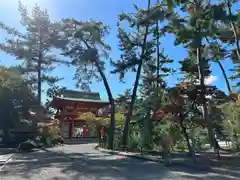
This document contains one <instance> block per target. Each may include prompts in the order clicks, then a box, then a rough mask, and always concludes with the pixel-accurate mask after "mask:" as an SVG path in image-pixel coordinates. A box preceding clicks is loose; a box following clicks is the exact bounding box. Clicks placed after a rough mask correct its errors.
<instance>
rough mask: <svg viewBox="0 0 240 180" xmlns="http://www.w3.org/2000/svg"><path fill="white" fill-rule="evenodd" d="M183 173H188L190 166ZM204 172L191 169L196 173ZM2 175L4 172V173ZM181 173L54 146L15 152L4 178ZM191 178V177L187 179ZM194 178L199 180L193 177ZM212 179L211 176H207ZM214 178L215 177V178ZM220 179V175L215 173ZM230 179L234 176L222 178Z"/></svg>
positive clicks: (135, 179) (141, 177) (142, 177)
mask: <svg viewBox="0 0 240 180" xmlns="http://www.w3.org/2000/svg"><path fill="white" fill-rule="evenodd" d="M182 172H184V173H189V172H188V170H187V169H182ZM202 173H203V172H198V173H197V172H195V173H193V172H191V174H195V175H196V176H197V175H199V174H202ZM1 176H2V175H1ZM180 176H181V175H179V174H176V173H173V170H171V168H170V169H168V168H166V167H164V166H163V165H162V164H158V163H153V162H147V161H141V160H137V159H133V158H126V157H122V156H117V155H116V156H115V155H110V154H102V153H99V152H98V151H91V152H86V153H79V152H74V153H73V152H65V151H64V150H57V151H55V150H54V149H50V150H46V151H38V152H32V153H20V154H16V157H15V160H14V161H12V162H9V163H8V165H7V166H6V167H5V174H4V177H6V178H9V179H10V178H12V177H15V178H17V179H21V178H22V179H35V180H37V179H44V180H60V179H70V180H78V179H84V178H85V179H98V180H103V179H125V180H146V179H149V180H155V179H178V178H179V179H184V178H181V177H180ZM188 179H189V178H188ZM192 179H196V178H195V177H192ZM206 179H211V178H206ZM212 179H213V178H212ZM214 179H221V176H217V175H215V176H214ZM223 179H226V180H231V178H229V179H227V178H223Z"/></svg>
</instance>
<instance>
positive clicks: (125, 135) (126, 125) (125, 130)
mask: <svg viewBox="0 0 240 180" xmlns="http://www.w3.org/2000/svg"><path fill="white" fill-rule="evenodd" d="M150 5H151V1H150V0H148V14H149V10H150ZM148 29H149V24H147V25H146V29H145V34H144V38H143V44H142V47H141V55H140V60H139V64H138V68H137V72H136V78H135V82H134V87H133V92H132V96H131V102H130V104H129V109H128V112H127V115H126V117H125V122H124V128H123V134H122V146H123V148H126V145H127V140H128V129H129V123H130V120H131V117H132V113H133V108H134V104H135V100H136V97H137V89H138V85H139V80H140V76H141V71H142V64H143V55H144V53H145V49H146V42H147V35H148Z"/></svg>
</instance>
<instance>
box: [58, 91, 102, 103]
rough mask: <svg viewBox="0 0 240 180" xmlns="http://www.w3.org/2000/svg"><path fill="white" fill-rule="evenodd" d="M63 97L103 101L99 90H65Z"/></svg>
mask: <svg viewBox="0 0 240 180" xmlns="http://www.w3.org/2000/svg"><path fill="white" fill-rule="evenodd" d="M61 97H62V98H69V99H84V100H95V101H101V98H100V95H99V93H97V92H84V91H74V90H64V91H63V93H62V95H61Z"/></svg>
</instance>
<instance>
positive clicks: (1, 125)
mask: <svg viewBox="0 0 240 180" xmlns="http://www.w3.org/2000/svg"><path fill="white" fill-rule="evenodd" d="M0 81H1V83H0V104H1V109H0V115H1V120H0V129H1V130H3V140H4V141H8V140H9V139H8V138H9V130H10V129H12V128H15V127H17V126H18V125H19V122H20V120H21V119H23V118H25V117H26V115H27V114H28V110H29V108H30V107H31V106H33V105H36V104H37V103H36V98H35V95H34V93H33V92H32V90H31V89H30V88H29V86H28V85H27V84H26V82H25V81H24V80H23V78H22V77H21V73H20V72H19V71H17V70H16V68H5V67H1V68H0Z"/></svg>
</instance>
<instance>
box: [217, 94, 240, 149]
mask: <svg viewBox="0 0 240 180" xmlns="http://www.w3.org/2000/svg"><path fill="white" fill-rule="evenodd" d="M239 105H240V99H239V96H238V99H237V101H236V102H228V103H225V104H223V105H222V106H221V108H222V112H223V115H224V120H223V122H222V128H223V133H224V134H225V135H226V136H227V138H228V139H229V140H230V141H231V142H232V143H233V145H234V146H235V147H237V148H240V120H239V119H240V118H239V115H240V109H239V107H240V106H239Z"/></svg>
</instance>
